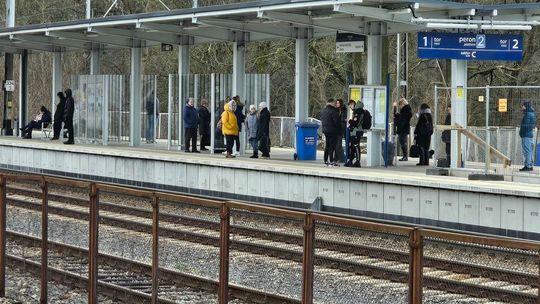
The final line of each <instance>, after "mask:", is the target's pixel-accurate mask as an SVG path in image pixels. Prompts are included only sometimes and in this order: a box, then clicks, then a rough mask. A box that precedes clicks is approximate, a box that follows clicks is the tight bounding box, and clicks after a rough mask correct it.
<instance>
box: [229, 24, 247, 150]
mask: <svg viewBox="0 0 540 304" xmlns="http://www.w3.org/2000/svg"><path fill="white" fill-rule="evenodd" d="M246 36H247V35H246V33H244V32H235V39H234V43H233V77H232V78H233V79H232V81H233V87H232V90H233V92H232V94H233V96H236V95H239V96H240V99H242V98H244V99H245V98H246ZM241 133H242V134H240V155H244V152H245V146H246V145H245V136H244V132H241Z"/></svg>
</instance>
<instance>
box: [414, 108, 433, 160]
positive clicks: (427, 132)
mask: <svg viewBox="0 0 540 304" xmlns="http://www.w3.org/2000/svg"><path fill="white" fill-rule="evenodd" d="M414 135H415V140H416V144H417V145H418V147H419V148H420V162H419V163H418V164H416V165H417V166H428V165H429V146H430V144H431V135H433V118H432V117H431V109H430V108H429V105H428V104H427V103H423V104H422V105H421V106H420V112H419V113H418V121H417V123H416V128H414Z"/></svg>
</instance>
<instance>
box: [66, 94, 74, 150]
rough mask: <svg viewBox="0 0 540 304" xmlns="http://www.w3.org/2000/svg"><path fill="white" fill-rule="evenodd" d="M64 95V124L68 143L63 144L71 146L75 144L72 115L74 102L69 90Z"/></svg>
mask: <svg viewBox="0 0 540 304" xmlns="http://www.w3.org/2000/svg"><path fill="white" fill-rule="evenodd" d="M64 93H65V94H66V106H65V107H64V122H65V127H66V129H67V130H68V135H69V138H68V141H66V142H64V144H66V145H73V144H74V143H75V134H73V113H74V112H75V100H73V93H72V92H71V89H67V90H66V91H65V92H64Z"/></svg>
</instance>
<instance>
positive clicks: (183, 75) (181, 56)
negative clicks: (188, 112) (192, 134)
mask: <svg viewBox="0 0 540 304" xmlns="http://www.w3.org/2000/svg"><path fill="white" fill-rule="evenodd" d="M189 71H190V70H189V43H185V44H181V45H180V46H179V47H178V103H179V104H178V146H179V147H180V149H182V148H183V146H182V144H183V140H184V115H183V114H184V107H185V106H186V102H187V99H188V98H189V96H188V94H189V88H188V79H189V77H188V75H189ZM210 113H212V111H210Z"/></svg>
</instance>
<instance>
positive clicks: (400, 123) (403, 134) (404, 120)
mask: <svg viewBox="0 0 540 304" xmlns="http://www.w3.org/2000/svg"><path fill="white" fill-rule="evenodd" d="M411 118H412V109H411V106H410V105H409V102H407V99H405V98H401V99H400V100H399V112H398V113H396V114H395V115H394V123H395V124H396V128H397V130H396V133H397V135H398V140H399V145H400V146H401V152H402V154H403V157H402V158H400V159H399V160H400V161H406V160H408V155H409V153H408V152H409V151H408V147H409V145H408V137H409V133H410V129H411Z"/></svg>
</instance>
